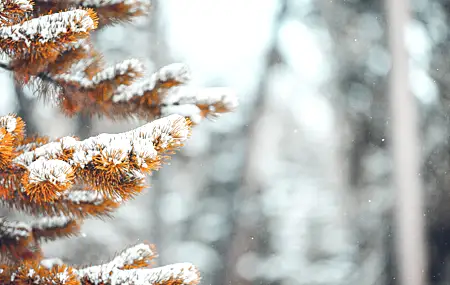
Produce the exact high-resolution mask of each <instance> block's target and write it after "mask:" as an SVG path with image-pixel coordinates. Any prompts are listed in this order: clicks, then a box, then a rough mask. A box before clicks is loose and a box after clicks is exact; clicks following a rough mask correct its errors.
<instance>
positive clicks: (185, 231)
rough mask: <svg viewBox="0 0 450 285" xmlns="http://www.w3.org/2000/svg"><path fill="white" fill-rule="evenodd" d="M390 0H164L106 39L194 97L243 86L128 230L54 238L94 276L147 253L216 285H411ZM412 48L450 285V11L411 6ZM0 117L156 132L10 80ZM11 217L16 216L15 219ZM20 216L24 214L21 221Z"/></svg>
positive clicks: (83, 128) (130, 212) (107, 223)
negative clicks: (140, 251) (400, 208)
mask: <svg viewBox="0 0 450 285" xmlns="http://www.w3.org/2000/svg"><path fill="white" fill-rule="evenodd" d="M383 2H384V1H379V0H185V1H180V0H164V1H162V0H159V1H158V0H153V11H152V13H151V16H150V17H148V18H141V19H138V20H136V21H135V22H133V23H132V24H126V25H118V26H115V27H110V28H107V29H105V30H103V31H100V32H98V33H96V34H95V43H96V46H97V47H98V48H99V50H101V51H102V52H103V53H104V55H105V57H106V59H107V60H108V61H109V62H111V63H113V62H117V61H120V60H123V59H126V58H131V57H134V58H139V59H141V60H143V61H145V62H146V63H147V64H148V66H149V68H150V69H151V70H156V69H157V68H159V67H162V66H164V65H166V64H170V63H174V62H185V63H187V64H188V65H189V66H190V68H191V70H192V74H193V80H192V83H191V84H192V85H195V86H205V87H208V86H226V87H232V88H234V89H235V91H236V93H237V94H238V96H239V101H240V106H239V108H238V109H237V111H236V112H234V113H232V114H226V115H224V116H222V117H220V118H218V119H216V120H215V121H214V122H212V121H204V122H202V123H201V124H200V125H199V126H198V127H196V128H195V130H194V132H193V135H192V138H191V139H190V141H189V142H188V143H187V145H186V146H185V147H184V149H183V150H182V151H181V152H180V153H178V154H177V155H176V156H175V157H174V158H173V159H172V160H171V163H170V165H166V166H165V167H163V169H162V170H160V171H159V172H158V173H155V174H154V175H153V176H152V177H151V178H149V179H150V180H151V188H150V189H148V190H147V191H146V192H145V193H144V194H143V195H141V196H139V197H138V198H137V199H135V200H134V201H132V202H130V203H128V204H126V205H125V206H123V207H122V208H121V209H120V210H119V211H118V212H117V213H116V214H115V216H114V219H111V220H110V219H106V220H88V221H86V222H85V224H84V226H83V235H82V236H80V237H77V238H72V239H68V240H63V241H58V242H52V243H49V244H47V245H45V247H44V249H45V251H46V253H47V255H48V256H49V257H60V258H62V259H63V260H65V261H67V262H73V263H77V264H87V263H89V264H93V263H97V262H100V261H104V260H107V259H108V258H110V257H111V256H112V255H113V254H114V253H115V252H117V251H119V250H121V249H123V248H125V247H127V246H129V245H132V244H135V243H138V242H141V241H150V242H152V243H154V244H155V245H156V246H157V248H158V252H159V255H160V258H159V259H158V264H169V263H174V262H184V261H189V262H193V263H194V264H196V265H197V266H198V267H199V269H200V270H201V272H202V276H203V283H202V284H216V285H221V284H224V285H225V284H245V285H247V284H248V285H250V284H280V285H297V284H299V285H307V284H308V285H312V284H314V285H338V284H349V285H352V284H354V285H362V284H364V285H366V284H367V285H372V284H373V285H382V284H383V285H384V284H397V283H396V282H397V281H396V280H397V278H396V277H397V262H396V261H395V241H394V237H395V234H396V227H395V224H394V217H393V216H394V214H395V212H394V210H393V209H395V208H394V203H395V197H396V192H395V189H394V186H393V179H392V176H393V175H392V173H393V172H392V170H393V160H392V153H391V150H390V146H391V135H390V129H389V128H390V113H389V93H388V90H389V89H388V83H389V80H388V76H389V72H390V69H391V63H392V58H391V55H390V52H389V48H388V30H387V29H388V25H387V24H386V23H387V21H386V7H385V6H384V3H383ZM410 9H411V11H410V12H411V14H410V16H411V21H410V24H409V25H408V29H407V37H406V43H407V48H408V52H409V55H410V60H409V75H408V76H409V79H410V90H411V91H412V93H413V94H414V95H415V98H416V99H417V103H418V107H419V116H420V118H419V119H420V120H419V128H420V144H421V145H420V147H421V148H420V149H421V172H420V173H419V174H418V175H420V177H421V181H422V182H423V185H422V186H423V191H424V195H423V203H424V208H423V209H421V211H422V212H423V216H424V218H425V221H426V228H425V233H426V237H427V243H426V245H425V246H426V251H427V256H428V267H429V271H428V272H427V273H426V274H427V280H428V281H427V282H428V284H433V285H443V284H450V259H449V257H450V244H449V243H450V175H449V173H450V145H449V137H450V117H449V115H450V95H449V94H450V74H449V72H450V39H449V37H450V30H449V21H450V1H448V0H433V1H429V0H411V1H410ZM0 86H2V103H1V104H0V114H1V115H4V114H7V113H9V112H17V113H18V114H19V115H20V116H22V117H23V118H24V119H25V121H26V122H27V124H28V131H29V132H30V133H35V132H38V133H40V134H44V135H49V136H51V137H58V136H65V135H78V136H80V137H82V138H85V137H88V136H91V135H97V134H99V133H104V132H109V133H115V132H120V131H124V130H128V129H131V128H133V127H136V126H138V125H142V124H143V123H144V122H139V121H121V122H112V121H108V120H101V119H91V118H86V117H76V118H70V119H69V118H64V116H63V115H61V114H60V113H59V112H58V110H57V109H55V108H53V107H52V106H48V105H44V104H43V102H40V101H38V100H36V99H35V98H33V96H32V95H31V94H30V92H28V91H27V90H21V89H20V88H18V87H17V86H15V85H14V83H13V81H12V78H11V75H10V74H9V73H8V72H6V71H1V72H0ZM5 211H6V210H5V209H3V212H5ZM8 215H15V213H8Z"/></svg>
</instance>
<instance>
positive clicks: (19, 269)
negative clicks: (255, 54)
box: [0, 0, 237, 285]
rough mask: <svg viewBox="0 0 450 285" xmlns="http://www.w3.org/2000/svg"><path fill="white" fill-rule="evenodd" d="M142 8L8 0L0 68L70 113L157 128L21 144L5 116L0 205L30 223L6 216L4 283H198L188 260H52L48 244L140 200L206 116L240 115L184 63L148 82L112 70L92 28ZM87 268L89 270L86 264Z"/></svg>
mask: <svg viewBox="0 0 450 285" xmlns="http://www.w3.org/2000/svg"><path fill="white" fill-rule="evenodd" d="M150 8H151V5H150V3H149V2H148V1H146V0H35V1H34V3H33V2H32V1H30V0H1V2H0V52H1V53H2V54H3V56H4V57H3V58H4V61H3V62H1V63H0V67H2V68H3V69H5V70H8V71H10V72H11V73H12V74H13V76H14V79H15V80H16V81H17V82H18V83H20V84H22V85H24V86H25V85H26V86H29V87H31V88H33V89H34V91H35V92H36V93H37V94H38V95H39V96H40V97H41V98H43V99H46V100H48V101H51V102H52V103H54V104H56V105H57V106H58V107H59V108H60V110H61V111H62V112H64V113H65V114H66V115H68V116H70V115H74V114H79V113H86V114H88V115H96V116H106V117H109V118H111V119H119V118H127V117H135V118H139V119H143V120H146V121H151V122H150V123H147V124H144V125H143V126H141V127H139V128H136V129H134V130H131V131H128V132H124V133H119V134H100V135H98V136H95V137H91V138H88V139H85V140H80V139H78V138H76V137H72V136H67V137H62V138H59V139H55V140H51V139H50V138H47V137H43V136H32V137H27V136H25V123H24V122H23V121H22V119H21V118H19V117H17V116H16V115H14V114H10V115H7V116H2V117H0V201H1V202H2V204H3V205H4V206H6V207H9V208H11V209H16V210H20V211H23V212H25V213H28V214H30V215H32V216H33V217H34V222H32V223H24V222H19V221H10V220H7V219H5V218H0V255H1V263H0V284H60V285H62V284H67V285H81V284H135V285H139V284H155V285H156V284H158V285H163V284H166V285H181V284H186V285H188V284H189V285H191V284H198V283H199V280H200V277H199V274H198V271H197V269H196V267H195V266H194V265H192V264H190V263H181V264H173V265H168V266H163V267H156V268H152V267H151V263H152V260H153V259H154V258H155V257H156V256H157V254H156V252H155V248H154V246H153V245H150V244H147V243H144V244H137V245H135V246H132V247H130V248H128V249H125V250H124V251H123V252H121V253H120V254H118V255H117V256H116V257H114V258H113V259H112V260H111V261H110V262H108V263H105V264H100V265H95V266H92V265H91V266H83V265H78V266H77V265H69V264H65V263H63V261H61V260H59V259H48V258H45V255H44V253H43V252H42V250H41V246H40V245H41V244H42V242H45V241H51V240H55V239H57V238H62V237H70V236H73V235H77V234H78V233H79V230H80V226H81V223H82V221H83V219H85V218H89V217H105V216H110V215H111V213H112V212H113V211H114V210H115V209H117V208H118V207H119V206H120V205H121V204H123V203H124V202H126V201H127V200H129V199H131V198H133V197H135V196H136V195H137V194H139V193H140V192H141V191H142V189H143V188H144V187H146V185H145V174H148V173H151V172H152V171H154V170H158V169H159V168H160V167H161V165H162V164H163V163H164V162H165V161H167V159H169V155H171V154H173V153H174V151H176V150H178V149H179V148H180V147H182V146H183V144H184V142H185V141H186V140H187V139H188V138H189V136H190V133H191V127H192V126H194V125H195V124H197V123H199V122H200V121H201V119H203V118H207V117H215V116H217V115H219V114H220V113H225V112H229V111H231V110H233V109H234V108H235V107H236V105H237V102H236V98H235V96H233V93H232V92H230V91H229V90H228V89H225V88H194V87H191V86H187V85H186V83H188V81H189V77H190V75H189V70H188V68H187V67H186V66H185V65H183V64H172V65H169V66H166V67H163V68H161V69H159V70H158V71H156V72H155V73H153V74H151V75H149V76H147V75H146V72H145V70H144V67H143V66H142V64H141V63H140V61H139V60H136V59H127V60H124V61H123V62H120V63H117V64H115V65H113V66H106V64H105V62H104V61H103V59H102V56H101V54H99V53H98V52H97V51H96V50H95V48H94V46H93V45H92V43H91V41H90V34H91V32H92V31H94V30H98V29H101V28H103V27H105V26H107V25H112V24H116V23H120V22H126V21H130V20H132V19H133V18H134V17H137V16H142V15H146V14H147V13H148V12H149V11H150ZM87 262H89V261H87Z"/></svg>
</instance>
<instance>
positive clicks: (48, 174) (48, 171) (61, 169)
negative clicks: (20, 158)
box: [28, 158, 72, 184]
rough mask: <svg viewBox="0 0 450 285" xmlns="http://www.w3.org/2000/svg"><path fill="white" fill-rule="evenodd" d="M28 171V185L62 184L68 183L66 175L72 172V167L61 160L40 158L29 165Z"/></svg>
mask: <svg viewBox="0 0 450 285" xmlns="http://www.w3.org/2000/svg"><path fill="white" fill-rule="evenodd" d="M28 171H29V175H28V183H30V184H32V183H36V184H37V183H42V182H46V181H48V182H50V183H52V184H63V183H67V182H68V178H67V175H68V174H70V173H71V172H72V167H71V166H70V164H68V163H67V162H64V161H62V160H57V159H50V160H46V159H44V158H40V159H38V160H36V161H33V162H32V163H30V165H29V166H28Z"/></svg>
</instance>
